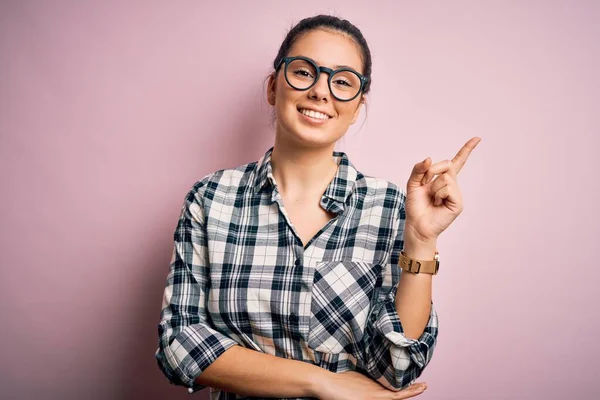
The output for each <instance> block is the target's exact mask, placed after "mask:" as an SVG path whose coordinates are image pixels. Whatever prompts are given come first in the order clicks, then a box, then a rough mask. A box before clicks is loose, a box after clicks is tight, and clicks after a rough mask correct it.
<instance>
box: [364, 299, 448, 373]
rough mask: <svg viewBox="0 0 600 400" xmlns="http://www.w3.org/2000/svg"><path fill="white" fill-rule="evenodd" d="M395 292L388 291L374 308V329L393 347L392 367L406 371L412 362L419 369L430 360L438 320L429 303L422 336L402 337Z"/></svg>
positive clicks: (402, 331)
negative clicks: (413, 337)
mask: <svg viewBox="0 0 600 400" xmlns="http://www.w3.org/2000/svg"><path fill="white" fill-rule="evenodd" d="M394 292H395V291H390V293H389V294H388V296H387V297H386V298H385V300H384V301H383V302H382V303H379V304H377V305H376V306H375V308H376V310H373V311H374V317H375V321H374V327H375V331H376V334H377V333H379V335H381V336H382V337H384V338H385V339H386V340H387V341H389V342H391V344H393V346H391V348H390V352H391V353H392V354H391V355H392V360H393V362H394V367H396V368H397V369H400V370H406V369H408V366H409V365H410V361H411V360H412V361H414V362H415V364H417V365H418V366H419V368H420V369H423V368H425V366H426V365H427V364H428V363H429V361H430V360H431V357H432V355H433V349H434V347H435V342H436V338H437V334H438V318H437V313H436V310H435V308H434V306H433V302H432V303H431V311H430V314H429V321H428V322H427V326H426V327H425V330H424V332H423V334H422V335H421V336H420V337H419V338H418V339H410V338H407V337H406V336H405V335H404V329H403V328H402V323H401V322H400V318H399V317H398V312H397V310H396V301H395V297H394Z"/></svg>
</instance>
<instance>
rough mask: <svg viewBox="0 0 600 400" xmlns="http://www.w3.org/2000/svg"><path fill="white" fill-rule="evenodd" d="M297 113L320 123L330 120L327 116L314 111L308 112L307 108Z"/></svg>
mask: <svg viewBox="0 0 600 400" xmlns="http://www.w3.org/2000/svg"><path fill="white" fill-rule="evenodd" d="M298 112H299V113H300V114H303V115H306V116H307V117H309V118H313V119H317V120H321V121H327V120H328V119H330V118H331V117H330V116H329V115H327V114H323V113H322V112H318V111H314V110H309V109H308V108H299V109H298Z"/></svg>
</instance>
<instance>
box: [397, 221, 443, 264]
mask: <svg viewBox="0 0 600 400" xmlns="http://www.w3.org/2000/svg"><path fill="white" fill-rule="evenodd" d="M403 241H404V247H403V249H402V251H403V252H404V254H405V255H406V256H407V257H410V258H414V259H416V260H433V257H434V256H435V252H436V249H437V238H436V239H426V238H423V237H421V236H420V235H419V234H417V233H416V231H415V229H414V228H412V227H411V226H410V225H408V224H407V225H405V229H404V237H403Z"/></svg>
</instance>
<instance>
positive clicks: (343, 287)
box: [308, 261, 381, 358]
mask: <svg viewBox="0 0 600 400" xmlns="http://www.w3.org/2000/svg"><path fill="white" fill-rule="evenodd" d="M380 272H381V265H378V264H374V263H368V262H363V261H319V262H317V265H316V267H315V275H314V280H313V286H312V298H311V317H310V325H309V332H308V346H309V347H310V348H312V349H313V350H315V351H320V352H324V353H335V354H337V353H342V352H345V353H350V354H353V355H354V356H355V357H358V358H362V353H363V346H364V344H363V336H364V332H365V328H366V323H367V317H368V316H369V311H370V308H371V300H372V298H373V294H374V291H375V287H376V284H377V278H378V276H379V275H380Z"/></svg>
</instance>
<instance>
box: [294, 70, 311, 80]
mask: <svg viewBox="0 0 600 400" xmlns="http://www.w3.org/2000/svg"><path fill="white" fill-rule="evenodd" d="M294 75H298V76H303V77H307V78H312V76H313V75H312V74H311V73H310V71H307V70H304V69H297V70H295V71H294Z"/></svg>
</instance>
